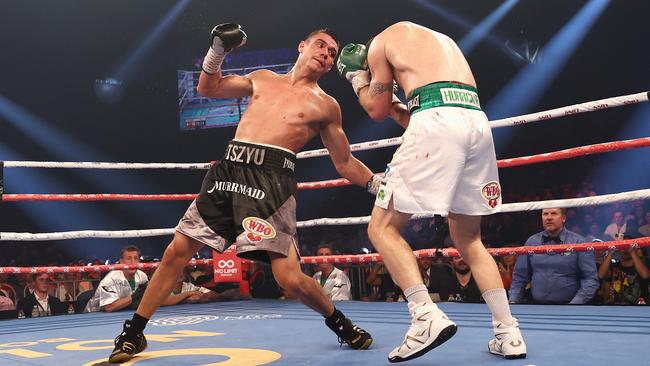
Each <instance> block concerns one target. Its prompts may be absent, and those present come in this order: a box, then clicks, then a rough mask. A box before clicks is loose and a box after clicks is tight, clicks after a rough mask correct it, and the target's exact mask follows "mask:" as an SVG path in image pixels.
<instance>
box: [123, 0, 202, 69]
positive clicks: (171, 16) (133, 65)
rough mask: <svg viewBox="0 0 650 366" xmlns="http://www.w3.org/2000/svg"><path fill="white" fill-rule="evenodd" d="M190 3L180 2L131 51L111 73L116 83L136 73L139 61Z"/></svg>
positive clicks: (181, 0)
mask: <svg viewBox="0 0 650 366" xmlns="http://www.w3.org/2000/svg"><path fill="white" fill-rule="evenodd" d="M190 2H191V0H180V1H179V2H178V3H177V4H176V5H175V6H174V7H173V8H172V9H171V10H170V11H169V12H168V13H167V14H166V15H165V17H164V18H163V19H162V20H161V21H160V22H159V23H158V24H157V25H156V27H155V28H154V29H153V30H152V31H151V32H149V34H148V35H147V37H146V38H145V39H144V40H142V42H140V44H138V46H136V47H135V48H134V49H133V50H132V51H131V53H130V54H129V55H128V56H127V58H126V60H125V61H124V62H122V64H121V65H120V66H119V67H118V69H117V70H116V71H115V72H114V73H113V77H114V78H115V79H117V80H118V81H124V80H128V79H129V78H130V77H131V76H132V75H133V73H134V72H135V71H136V69H137V65H138V64H139V61H141V60H142V59H143V58H144V56H145V55H146V54H147V53H148V52H149V51H150V50H151V49H153V48H154V47H155V46H156V45H158V43H159V42H160V38H161V37H162V35H163V34H164V33H165V32H166V31H167V30H168V29H169V27H170V26H171V25H172V24H173V23H174V21H175V20H176V18H178V16H179V15H180V14H181V13H182V12H183V10H185V8H186V7H187V6H188V5H189V4H190Z"/></svg>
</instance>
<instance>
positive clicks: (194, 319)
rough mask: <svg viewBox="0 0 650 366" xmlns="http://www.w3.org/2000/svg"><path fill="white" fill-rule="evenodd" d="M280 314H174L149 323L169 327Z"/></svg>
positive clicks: (254, 318)
mask: <svg viewBox="0 0 650 366" xmlns="http://www.w3.org/2000/svg"><path fill="white" fill-rule="evenodd" d="M280 318H282V315H280V314H246V315H225V316H222V317H219V316H216V315H190V316H174V317H169V318H160V319H152V320H151V321H150V322H149V324H151V325H154V326H158V327H168V326H174V325H188V324H199V323H203V322H209V321H213V320H219V319H221V320H262V319H280Z"/></svg>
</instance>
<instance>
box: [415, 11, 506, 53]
mask: <svg viewBox="0 0 650 366" xmlns="http://www.w3.org/2000/svg"><path fill="white" fill-rule="evenodd" d="M507 1H508V2H511V1H512V0H507ZM413 2H415V3H416V4H418V5H420V6H422V7H423V8H425V9H427V10H428V11H430V12H431V13H433V14H436V15H439V16H441V17H443V18H445V19H446V20H448V21H450V22H451V23H452V24H454V25H455V26H457V27H458V28H460V29H463V30H465V31H469V30H470V29H473V28H474V24H475V22H474V21H473V20H470V19H468V18H467V17H464V16H462V15H460V14H458V13H457V12H455V11H453V10H451V9H448V8H446V7H444V6H442V5H440V4H438V3H434V2H432V1H428V0H413ZM515 2H516V1H515ZM506 12H507V11H506ZM495 24H496V21H495ZM483 40H485V41H488V42H489V43H490V45H492V46H493V47H496V48H497V49H499V50H501V51H504V48H503V44H504V41H503V40H501V39H500V37H497V36H495V35H493V34H485V33H483ZM508 56H510V55H508Z"/></svg>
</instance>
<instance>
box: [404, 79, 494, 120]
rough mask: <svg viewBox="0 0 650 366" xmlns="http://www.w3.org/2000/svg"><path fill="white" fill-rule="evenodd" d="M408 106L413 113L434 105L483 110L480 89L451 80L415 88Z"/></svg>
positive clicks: (410, 112)
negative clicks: (479, 95)
mask: <svg viewBox="0 0 650 366" xmlns="http://www.w3.org/2000/svg"><path fill="white" fill-rule="evenodd" d="M407 106H408V110H409V114H411V115H412V114H413V113H416V112H419V111H423V110H425V109H429V108H434V107H460V108H467V109H474V110H478V111H480V110H481V104H480V103H479V100H478V90H477V89H476V88H475V87H473V86H471V85H467V84H460V83H455V82H451V81H438V82H435V83H431V84H427V85H425V86H421V87H419V88H417V89H415V90H413V91H412V92H411V94H410V95H409V98H408V103H407Z"/></svg>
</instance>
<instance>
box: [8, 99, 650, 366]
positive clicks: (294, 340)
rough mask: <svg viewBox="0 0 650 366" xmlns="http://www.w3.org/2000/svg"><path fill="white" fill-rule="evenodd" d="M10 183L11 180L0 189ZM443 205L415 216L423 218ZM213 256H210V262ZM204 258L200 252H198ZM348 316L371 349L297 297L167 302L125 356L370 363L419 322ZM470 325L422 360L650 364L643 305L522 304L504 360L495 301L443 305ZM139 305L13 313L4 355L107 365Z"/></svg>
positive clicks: (391, 312) (593, 107) (359, 305)
mask: <svg viewBox="0 0 650 366" xmlns="http://www.w3.org/2000/svg"><path fill="white" fill-rule="evenodd" d="M647 101H648V93H647V92H643V93H638V94H632V95H626V96H620V97H614V98H608V99H603V100H598V101H593V102H588V103H581V104H576V105H572V106H567V107H562V108H557V109H553V110H549V111H543V112H538V113H533V114H529V115H524V116H517V117H513V118H507V119H503V120H498V121H492V122H491V126H492V127H493V128H497V127H505V126H511V125H521V124H526V123H531V122H538V121H545V120H548V119H551V118H556V117H561V116H565V115H570V114H576V113H585V112H591V111H598V110H602V109H606V108H611V107H618V106H624V105H630V104H635V103H641V102H647ZM400 143H401V138H391V139H385V140H380V141H371V142H365V143H360V144H354V145H352V146H351V147H352V150H353V151H359V150H368V149H374V148H384V147H389V146H396V145H399V144H400ZM648 146H650V137H645V138H639V139H633V140H624V141H614V142H608V143H602V144H596V145H589V146H581V147H575V148H570V149H565V150H561V151H555V152H549V153H543V154H538V155H532V156H525V157H519V158H512V159H505V160H500V161H499V162H498V166H499V168H501V169H504V168H508V167H512V166H518V165H525V164H535V163H540V162H548V161H554V160H559V159H567V158H572V157H577V156H584V155H589V154H596V153H604V152H609V151H618V150H624V149H632V148H640V147H648ZM324 155H327V151H326V150H325V149H320V150H312V151H305V152H301V153H299V154H298V158H299V159H302V158H310V157H315V156H324ZM210 164H212V163H190V164H168V163H92V162H30V161H6V162H4V163H3V165H4V168H82V169H207V168H209V167H210ZM349 184H350V183H349V182H348V181H347V180H345V179H333V180H327V181H320V182H304V183H299V187H298V188H299V189H319V188H330V187H340V186H344V185H349ZM1 192H2V190H1V189H0V193H1ZM194 197H195V194H156V195H134V194H7V193H4V194H2V195H1V198H2V201H98V200H131V201H142V200H191V199H193V198H194ZM648 198H650V189H642V190H636V191H630V192H620V193H614V194H607V195H600V196H593V197H583V198H573V199H563V200H549V201H534V202H518V203H508V204H503V205H502V212H518V211H530V210H539V209H542V208H550V207H581V206H590V205H601V204H608V203H614V202H628V201H633V200H642V199H648ZM431 216H432V215H427V214H423V215H416V216H414V219H415V218H423V217H431ZM368 220H369V217H368V216H365V217H347V218H317V219H311V220H306V221H300V222H298V227H310V226H317V225H357V224H366V223H367V222H368ZM172 233H173V229H171V228H162V229H147V230H124V231H102V230H83V231H69V232H55V233H16V232H2V233H0V241H46V240H68V239H75V238H90V237H92V238H127V237H145V236H161V235H170V234H172ZM644 246H650V238H641V239H634V240H622V241H614V242H606V243H577V244H561V245H546V246H539V247H519V248H498V249H490V252H491V253H492V254H493V255H510V254H533V253H539V254H551V253H558V252H567V251H594V250H605V249H608V250H625V249H628V248H639V247H644ZM414 254H415V255H416V256H417V257H421V256H429V257H433V256H438V255H442V256H447V257H449V256H456V255H458V253H457V251H456V250H455V249H435V250H434V249H430V250H421V251H417V252H414ZM380 260H381V258H380V256H379V255H378V254H367V255H357V256H332V257H304V258H303V259H302V261H303V263H305V264H312V263H319V262H322V261H326V262H333V263H353V264H362V263H368V262H375V261H380ZM207 262H209V261H207ZM191 264H196V262H191ZM156 266H157V263H140V264H138V265H135V266H126V265H114V266H89V267H56V268H55V267H34V268H28V267H22V268H20V267H4V268H0V273H9V274H17V273H38V272H46V273H65V272H84V271H102V272H103V271H107V270H112V269H120V268H133V267H136V268H145V267H156ZM336 305H337V307H339V308H340V309H341V310H342V311H343V312H344V313H345V314H347V315H348V316H349V317H350V318H351V319H353V320H354V321H355V323H357V324H358V325H359V326H361V327H362V328H364V329H366V330H367V331H369V332H370V333H371V334H372V335H373V338H374V342H373V344H372V346H371V347H370V349H368V350H365V351H355V350H352V349H349V348H347V347H340V346H339V345H338V342H337V341H336V336H335V335H334V334H333V333H332V332H331V331H330V330H329V329H328V328H327V327H326V326H325V325H324V322H323V318H322V317H321V316H320V315H318V314H316V313H315V312H313V311H311V310H309V309H308V308H307V307H305V306H304V305H302V304H300V303H298V302H295V301H281V300H249V301H236V302H227V303H223V302H221V303H210V304H200V305H198V304H191V305H178V306H172V307H163V308H161V309H160V310H159V311H158V312H157V313H156V314H155V315H154V317H153V318H152V320H151V322H150V323H149V325H148V326H147V329H146V331H145V333H146V335H147V339H148V340H149V348H148V349H147V350H146V351H145V352H143V353H141V354H139V355H138V356H137V357H136V358H134V359H133V360H131V361H130V362H128V363H125V365H135V364H137V365H168V364H169V365H172V364H174V365H177V364H182V365H192V364H195V365H262V364H267V363H272V364H274V365H275V364H277V365H303V364H304V365H307V364H309V365H345V364H352V365H366V364H388V361H387V359H386V357H387V354H388V353H389V352H390V351H391V350H392V348H393V347H394V346H395V345H396V344H399V343H400V342H401V340H402V337H403V334H404V331H405V330H406V329H407V328H408V325H409V323H410V314H409V313H408V311H407V308H406V304H405V303H400V302H395V303H380V302H360V301H348V302H338V303H337V304H336ZM439 306H440V307H441V308H442V310H444V311H445V312H446V313H447V314H448V316H449V317H450V318H451V319H453V320H454V321H455V322H456V323H457V324H458V326H459V329H458V333H457V334H456V336H455V337H453V338H452V339H451V340H450V341H449V342H447V343H445V345H444V346H441V347H440V348H438V349H436V350H434V351H432V352H431V353H429V354H427V355H426V356H424V357H421V358H418V359H415V360H412V361H409V363H410V364H413V365H425V364H427V365H431V364H441V365H442V364H452V363H453V364H457V365H497V364H499V365H501V364H504V363H508V364H511V365H612V364H614V363H621V362H623V363H624V364H640V365H646V364H650V356H648V355H646V354H644V352H643V351H644V345H647V344H650V313H648V312H647V311H646V308H645V307H642V306H641V307H633V306H573V305H571V306H568V305H562V306H553V305H543V306H541V305H513V306H512V312H513V315H514V316H516V317H517V318H518V319H519V320H520V322H521V328H522V331H523V333H524V337H525V339H526V343H527V348H528V357H527V358H526V359H523V360H508V361H506V360H503V359H502V358H500V357H497V356H494V355H491V354H489V353H488V351H487V341H488V340H489V339H490V338H491V337H492V326H491V322H490V313H489V311H488V309H487V306H485V304H463V303H439ZM129 316H130V313H129V312H118V313H88V314H76V315H68V316H56V317H45V318H32V319H17V320H8V321H2V322H1V323H0V324H2V325H3V326H2V327H0V365H95V364H103V365H108V363H107V362H105V361H106V359H107V356H108V354H109V353H110V351H111V350H112V348H113V337H114V336H115V335H116V334H117V333H118V332H119V330H120V327H121V323H122V322H123V320H124V319H126V318H128V317H129Z"/></svg>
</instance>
